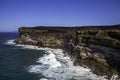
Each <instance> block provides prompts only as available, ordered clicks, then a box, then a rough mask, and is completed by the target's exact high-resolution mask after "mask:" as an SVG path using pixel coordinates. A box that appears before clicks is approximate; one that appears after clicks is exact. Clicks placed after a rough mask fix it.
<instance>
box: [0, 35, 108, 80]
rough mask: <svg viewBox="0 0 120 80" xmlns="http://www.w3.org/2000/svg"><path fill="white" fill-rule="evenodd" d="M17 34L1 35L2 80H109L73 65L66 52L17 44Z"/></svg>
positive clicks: (0, 60) (0, 62) (87, 69)
mask: <svg viewBox="0 0 120 80" xmlns="http://www.w3.org/2000/svg"><path fill="white" fill-rule="evenodd" d="M16 37H17V33H0V80H106V79H105V78H104V77H105V76H97V75H96V74H93V73H92V72H91V70H90V69H89V68H84V67H82V66H74V65H73V61H72V60H71V59H70V57H69V56H64V54H63V50H61V49H51V48H38V47H37V46H31V45H16V44H15V43H13V40H14V39H15V38H16Z"/></svg>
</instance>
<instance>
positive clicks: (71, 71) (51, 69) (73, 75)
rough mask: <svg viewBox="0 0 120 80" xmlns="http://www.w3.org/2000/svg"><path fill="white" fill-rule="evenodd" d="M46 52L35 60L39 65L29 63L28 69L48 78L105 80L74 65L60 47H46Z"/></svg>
mask: <svg viewBox="0 0 120 80" xmlns="http://www.w3.org/2000/svg"><path fill="white" fill-rule="evenodd" d="M46 51H47V53H48V54H45V55H44V56H43V57H41V58H39V59H38V60H37V61H36V62H37V63H41V64H40V65H31V66H30V67H28V71H29V72H31V73H36V74H39V73H42V74H43V75H44V76H45V77H46V78H48V80H88V79H90V80H106V79H105V78H104V76H97V75H96V74H93V73H92V72H90V69H88V68H84V67H81V66H74V65H73V62H72V61H71V59H70V58H69V57H68V56H66V57H65V56H64V54H63V50H61V49H50V48H48V49H46Z"/></svg>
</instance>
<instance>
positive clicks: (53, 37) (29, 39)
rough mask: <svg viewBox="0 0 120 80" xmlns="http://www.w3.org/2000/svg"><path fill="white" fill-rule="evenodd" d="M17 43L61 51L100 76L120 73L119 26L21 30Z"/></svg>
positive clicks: (40, 27) (25, 28)
mask: <svg viewBox="0 0 120 80" xmlns="http://www.w3.org/2000/svg"><path fill="white" fill-rule="evenodd" d="M14 42H15V43H16V44H27V45H36V46H38V47H50V48H62V49H63V50H64V52H65V55H66V54H67V55H68V54H69V55H70V56H71V59H73V60H74V65H81V66H84V67H89V68H91V71H93V72H94V73H96V74H98V75H107V76H108V77H111V76H112V75H113V74H119V73H120V26H119V25H116V26H93V27H91V26H86V27H50V26H49V27H44V26H38V27H32V28H28V27H21V28H19V37H18V38H17V39H15V40H14Z"/></svg>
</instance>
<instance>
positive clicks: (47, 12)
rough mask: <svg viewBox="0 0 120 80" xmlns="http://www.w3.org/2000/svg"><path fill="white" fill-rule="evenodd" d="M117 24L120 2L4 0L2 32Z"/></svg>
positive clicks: (1, 4)
mask: <svg viewBox="0 0 120 80" xmlns="http://www.w3.org/2000/svg"><path fill="white" fill-rule="evenodd" d="M114 24H120V0H0V32H10V31H17V29H18V28H19V27H22V26H26V27H33V26H86V25H114Z"/></svg>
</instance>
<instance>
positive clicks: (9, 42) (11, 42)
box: [5, 39, 15, 45]
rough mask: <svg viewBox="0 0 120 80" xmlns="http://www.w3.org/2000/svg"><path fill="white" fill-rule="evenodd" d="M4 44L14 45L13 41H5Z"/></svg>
mask: <svg viewBox="0 0 120 80" xmlns="http://www.w3.org/2000/svg"><path fill="white" fill-rule="evenodd" d="M5 44H7V45H15V43H14V39H11V40H7V41H6V42H5Z"/></svg>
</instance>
